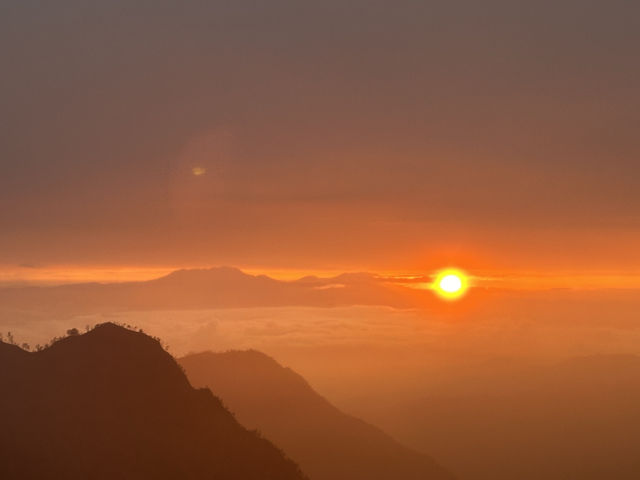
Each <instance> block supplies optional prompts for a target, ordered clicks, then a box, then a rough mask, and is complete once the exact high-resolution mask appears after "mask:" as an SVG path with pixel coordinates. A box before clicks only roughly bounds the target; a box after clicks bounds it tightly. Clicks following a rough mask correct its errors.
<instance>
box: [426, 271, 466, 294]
mask: <svg viewBox="0 0 640 480" xmlns="http://www.w3.org/2000/svg"><path fill="white" fill-rule="evenodd" d="M431 288H432V289H433V290H434V291H435V292H436V293H437V294H438V296H440V297H441V298H443V299H445V300H457V299H459V298H461V297H463V296H464V294H465V293H467V290H468V289H469V277H468V276H467V274H466V273H464V272H462V271H461V270H458V269H455V268H447V269H446V270H441V271H440V272H438V274H437V275H436V278H435V281H434V282H433V284H432V285H431Z"/></svg>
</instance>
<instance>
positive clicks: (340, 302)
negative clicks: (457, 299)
mask: <svg viewBox="0 0 640 480" xmlns="http://www.w3.org/2000/svg"><path fill="white" fill-rule="evenodd" d="M430 301H434V300H433V299H432V295H430V294H429V293H428V292H425V291H423V290H417V289H413V288H408V287H406V286H403V285H400V284H397V283H393V282H388V281H384V280H383V279H379V278H377V277H376V276H374V275H371V274H367V273H350V274H342V275H339V276H336V277H332V278H318V277H304V278H301V279H299V280H295V281H281V280H275V279H273V278H270V277H267V276H265V275H249V274H246V273H244V272H242V271H240V270H238V269H236V268H231V267H217V268H211V269H194V270H178V271H175V272H173V273H171V274H169V275H167V276H165V277H162V278H159V279H156V280H150V281H145V282H126V283H112V284H98V283H85V284H75V285H61V286H55V287H24V286H23V287H6V288H2V289H0V305H1V309H2V310H3V311H5V312H11V311H12V310H18V311H21V310H24V309H27V310H40V311H46V312H47V313H48V314H60V313H64V314H70V315H73V314H83V313H95V312H113V311H136V310H138V311H139V310H172V309H200V308H232V307H273V306H313V307H334V306H346V305H386V306H392V307H411V306H417V305H424V304H425V303H429V302H430Z"/></svg>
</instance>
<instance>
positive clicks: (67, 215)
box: [0, 0, 640, 279]
mask: <svg viewBox="0 0 640 480" xmlns="http://www.w3.org/2000/svg"><path fill="white" fill-rule="evenodd" d="M638 44H640V6H639V4H638V3H637V2H633V1H623V0H613V1H607V2H602V1H594V0H582V1H577V0H556V1H553V2H552V1H538V2H513V1H498V0H490V1H485V2H476V1H471V0H460V1H424V0H420V1H417V0H416V1H410V0H399V1H395V2H393V3H392V2H383V1H379V0H368V1H364V0H357V1H348V0H347V1H345V0H341V1H334V0H328V1H323V2H300V1H293V0H274V1H270V2H258V1H249V0H234V1H215V2H205V1H200V0H186V1H180V2H177V1H175V2H172V1H166V0H160V1H158V0H156V1H137V2H130V1H126V2H125V1H121V0H114V1H110V2H97V1H78V0H63V1H59V2H45V1H30V0H23V1H20V2H17V1H13V2H2V4H0V62H1V65H2V72H3V74H2V76H1V77H0V107H1V110H2V112H3V114H2V115H0V122H1V125H0V232H1V234H0V265H2V269H3V271H4V272H9V273H8V274H5V277H7V276H12V275H13V276H17V277H20V278H29V277H34V278H35V277H43V276H45V277H46V276H47V274H46V273H41V271H42V270H47V269H49V270H55V269H56V268H58V269H63V270H64V271H66V272H72V271H73V272H77V271H82V270H83V269H85V270H86V271H87V272H94V274H95V272H96V271H102V272H105V271H113V270H114V269H115V270H117V271H120V272H129V273H128V274H127V275H129V276H130V278H141V277H145V275H147V276H152V275H153V274H155V273H157V272H161V271H162V272H164V271H168V270H170V269H171V268H174V267H175V268H180V267H184V266H203V265H236V266H240V267H243V268H246V269H249V270H250V271H251V270H252V269H253V271H265V272H277V271H295V272H329V271H331V272H333V271H344V270H350V271H354V270H366V271H378V272H398V273H402V272H419V271H425V270H430V269H434V268H438V267H441V266H445V265H454V264H455V265H457V266H460V267H463V268H466V269H468V270H470V271H478V272H484V271H490V272H498V273H500V272H502V273H505V272H508V273H509V274H514V273H515V274H521V275H525V274H526V275H528V274H532V273H533V274H540V273H543V274H545V275H554V274H558V275H559V274H563V275H566V274H573V273H576V272H578V273H580V272H582V273H584V274H596V273H597V274H602V275H609V276H611V275H618V274H620V275H628V274H633V273H634V272H638V271H639V269H640V250H639V249H638V248H637V245H638V244H640V214H639V212H640V188H638V179H639V178H640V137H639V136H638V135H637V125H638V124H639V123H640V91H639V89H638V80H639V74H640V59H639V57H638V55H637V45H638ZM38 271H40V272H39V273H37V272H38ZM145 272H146V273H145ZM68 275H69V276H72V277H73V278H74V279H76V278H81V277H82V274H78V275H76V274H68ZM87 275H90V274H87ZM87 275H85V276H87ZM127 275H125V276H127ZM116 277H118V276H117V275H115V276H113V278H116ZM109 278H111V277H109ZM118 278H120V277H118Z"/></svg>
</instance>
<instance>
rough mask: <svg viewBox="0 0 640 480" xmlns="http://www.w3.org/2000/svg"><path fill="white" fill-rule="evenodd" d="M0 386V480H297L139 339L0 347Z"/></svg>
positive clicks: (101, 329) (114, 335)
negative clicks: (32, 350) (37, 347)
mask: <svg viewBox="0 0 640 480" xmlns="http://www.w3.org/2000/svg"><path fill="white" fill-rule="evenodd" d="M0 385H2V393H1V394H0V412H1V414H2V423H1V425H2V426H1V428H0V478H2V479H65V480H74V479H142V480H144V479H154V480H161V479H171V480H175V479H205V478H206V479H212V478H216V479H238V480H240V479H242V480H248V479H256V480H257V479H260V480H263V479H273V480H276V479H277V480H285V479H286V480H302V479H303V478H304V475H303V474H302V473H301V472H300V470H299V469H298V467H297V466H296V465H295V464H294V463H293V462H292V461H290V460H288V459H286V458H285V456H284V455H283V453H282V452H281V451H279V450H278V449H277V448H276V447H274V446H273V445H272V444H271V443H270V442H269V441H267V440H265V439H263V438H261V437H260V436H259V435H257V434H256V433H254V432H250V431H248V430H246V429H245V428H243V427H242V426H241V425H240V424H239V423H238V422H237V421H236V420H235V419H234V417H233V416H232V414H231V413H229V412H228V411H227V410H226V409H225V408H224V407H223V406H222V404H221V402H220V400H219V399H218V398H217V397H215V396H214V395H213V394H212V393H211V392H210V391H209V390H207V389H200V390H197V389H194V388H193V387H191V385H190V384H189V382H188V380H187V378H186V376H185V375H184V373H183V372H182V370H181V368H180V366H179V365H178V364H177V363H176V361H175V360H174V359H173V358H172V357H171V356H170V355H169V354H168V353H166V352H165V351H164V350H163V349H162V347H161V346H160V344H159V343H158V342H157V341H156V340H154V339H152V338H150V337H148V336H146V335H144V334H143V333H138V332H133V331H130V330H127V329H124V328H122V327H118V326H116V325H113V324H103V325H100V326H98V327H96V328H95V329H94V330H93V331H91V332H89V333H86V334H84V335H75V336H70V337H67V338H64V339H62V340H59V341H57V342H56V343H54V344H53V345H52V346H51V347H49V348H46V349H45V350H43V351H40V352H37V353H28V352H26V351H23V350H21V349H19V348H17V347H15V346H13V345H8V344H4V343H0Z"/></svg>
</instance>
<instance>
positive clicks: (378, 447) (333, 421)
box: [179, 351, 452, 480]
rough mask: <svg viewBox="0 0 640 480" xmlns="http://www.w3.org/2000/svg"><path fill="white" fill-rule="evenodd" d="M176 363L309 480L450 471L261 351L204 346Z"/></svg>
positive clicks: (438, 479)
mask: <svg viewBox="0 0 640 480" xmlns="http://www.w3.org/2000/svg"><path fill="white" fill-rule="evenodd" d="M179 362H180V363H181V365H182V366H183V367H184V368H185V370H186V372H187V375H188V377H189V379H190V380H191V382H192V383H193V384H194V385H197V386H210V387H211V388H212V389H213V390H214V391H215V392H216V394H218V395H220V398H221V399H222V401H223V402H224V403H225V404H226V405H227V406H228V407H229V408H230V409H231V411H233V412H234V413H235V414H236V415H237V418H238V420H239V421H240V422H241V423H242V424H243V425H245V426H247V427H248V428H258V429H259V430H260V431H262V432H264V434H265V435H266V436H267V437H268V438H269V439H271V440H273V441H274V442H275V443H276V444H277V445H278V446H280V447H281V448H283V449H284V450H285V451H286V452H287V453H288V454H289V455H291V457H292V458H293V459H294V460H295V461H296V462H298V463H299V465H300V466H301V467H302V469H303V470H304V471H305V472H307V473H308V474H309V475H310V477H311V478H312V479H313V480H347V479H359V478H366V479H368V480H395V479H402V480H413V479H416V480H417V479H421V480H444V479H451V478H452V477H451V476H450V475H449V473H447V472H446V471H445V470H444V469H443V468H442V467H440V466H439V465H438V464H436V463H435V462H434V461H433V460H432V459H431V458H429V457H427V456H426V455H422V454H420V453H417V452H415V451H413V450H410V449H409V448H406V447H404V446H402V445H401V444H399V443H398V442H396V441H395V440H393V439H392V438H391V437H389V436H388V435H386V434H385V433H384V432H382V431H381V430H379V429H378V428H376V427H374V426H372V425H369V424H367V423H365V422H363V421H361V420H359V419H357V418H354V417H351V416H349V415H346V414H344V413H342V412H341V411H339V410H338V409H337V408H335V407H334V406H333V405H331V404H330V403H329V402H328V401H327V400H325V399H324V398H323V397H321V396H320V395H318V394H317V393H316V392H315V391H314V390H313V389H312V388H311V387H310V386H309V385H308V384H307V382H306V381H305V380H304V379H303V378H302V377H301V376H300V375H298V374H296V373H295V372H293V371H292V370H290V369H288V368H284V367H282V366H280V365H279V364H278V363H277V362H276V361H275V360H273V359H272V358H270V357H268V356H266V355H264V354H262V353H259V352H255V351H242V352H238V351H234V352H227V353H201V354H195V355H189V356H186V357H184V358H182V359H180V360H179Z"/></svg>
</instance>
